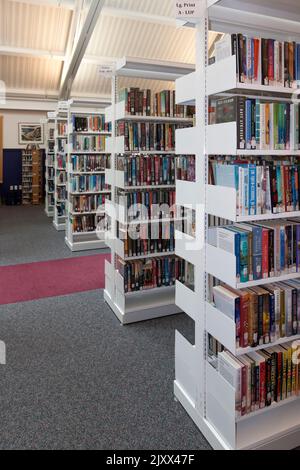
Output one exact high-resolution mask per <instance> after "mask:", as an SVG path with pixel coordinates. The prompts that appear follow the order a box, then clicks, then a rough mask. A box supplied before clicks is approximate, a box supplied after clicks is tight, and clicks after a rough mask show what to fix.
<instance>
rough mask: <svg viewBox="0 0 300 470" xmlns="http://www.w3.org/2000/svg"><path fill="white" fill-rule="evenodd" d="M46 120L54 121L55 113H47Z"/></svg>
mask: <svg viewBox="0 0 300 470" xmlns="http://www.w3.org/2000/svg"><path fill="white" fill-rule="evenodd" d="M47 116H48V119H55V118H56V113H55V112H53V111H52V112H49V113H47Z"/></svg>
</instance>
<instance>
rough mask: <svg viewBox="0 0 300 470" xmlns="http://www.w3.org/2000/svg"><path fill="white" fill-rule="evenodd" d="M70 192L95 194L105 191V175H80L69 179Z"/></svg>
mask: <svg viewBox="0 0 300 470" xmlns="http://www.w3.org/2000/svg"><path fill="white" fill-rule="evenodd" d="M70 184H71V192H74V193H81V192H96V191H105V190H106V189H107V186H106V184H105V175H80V176H72V178H71V179H70Z"/></svg>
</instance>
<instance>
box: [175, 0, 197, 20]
mask: <svg viewBox="0 0 300 470" xmlns="http://www.w3.org/2000/svg"><path fill="white" fill-rule="evenodd" d="M201 1H202V0H194V1H190V2H183V1H178V0H176V1H175V11H176V13H175V15H176V18H177V19H178V20H193V19H199V18H200V16H201V14H200V4H201Z"/></svg>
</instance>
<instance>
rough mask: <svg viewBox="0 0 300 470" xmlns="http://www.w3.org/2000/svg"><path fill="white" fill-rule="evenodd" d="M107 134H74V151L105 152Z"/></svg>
mask: <svg viewBox="0 0 300 470" xmlns="http://www.w3.org/2000/svg"><path fill="white" fill-rule="evenodd" d="M106 138H107V137H106V135H101V134H99V135H78V134H75V135H73V141H72V147H73V152H76V151H81V152H85V151H86V152H88V151H90V152H105V142H106Z"/></svg>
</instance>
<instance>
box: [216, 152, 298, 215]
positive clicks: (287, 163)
mask: <svg viewBox="0 0 300 470" xmlns="http://www.w3.org/2000/svg"><path fill="white" fill-rule="evenodd" d="M210 183H211V184H214V185H217V186H224V187H230V188H234V189H235V190H236V193H237V200H236V207H237V216H247V215H253V216H255V215H263V214H280V213H285V212H295V211H299V201H300V189H299V188H300V162H299V161H298V159H294V160H293V159H292V158H291V157H290V158H289V159H280V158H278V159H277V160H273V159H270V158H268V157H265V158H264V160H261V159H259V160H258V161H256V160H251V159H246V158H242V157H240V158H238V159H237V158H236V157H225V159H211V161H210Z"/></svg>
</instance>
